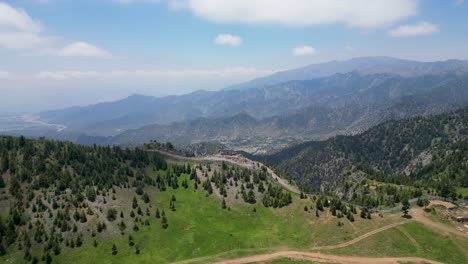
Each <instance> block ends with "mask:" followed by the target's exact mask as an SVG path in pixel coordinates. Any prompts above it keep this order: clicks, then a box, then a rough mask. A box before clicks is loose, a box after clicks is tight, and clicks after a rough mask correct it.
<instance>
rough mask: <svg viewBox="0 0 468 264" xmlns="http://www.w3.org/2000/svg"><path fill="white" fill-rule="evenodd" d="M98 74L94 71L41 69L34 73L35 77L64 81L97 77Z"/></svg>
mask: <svg viewBox="0 0 468 264" xmlns="http://www.w3.org/2000/svg"><path fill="white" fill-rule="evenodd" d="M98 76H99V74H98V73H97V72H94V71H55V72H51V71H43V72H40V73H38V74H36V78H37V79H41V80H51V81H64V80H70V79H87V78H93V77H98Z"/></svg>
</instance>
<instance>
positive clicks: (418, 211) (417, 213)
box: [410, 201, 468, 237]
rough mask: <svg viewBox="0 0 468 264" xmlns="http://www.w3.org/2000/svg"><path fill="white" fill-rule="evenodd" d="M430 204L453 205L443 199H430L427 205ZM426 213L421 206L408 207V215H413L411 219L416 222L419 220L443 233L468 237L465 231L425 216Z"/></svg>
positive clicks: (448, 206)
mask: <svg viewBox="0 0 468 264" xmlns="http://www.w3.org/2000/svg"><path fill="white" fill-rule="evenodd" d="M431 205H443V206H445V207H447V208H450V207H453V206H454V205H453V204H451V203H449V202H444V201H431V203H430V204H429V206H431ZM426 214H427V213H426V212H424V210H423V209H422V208H413V209H410V215H411V216H412V217H413V219H414V220H415V221H417V222H420V223H421V224H423V225H426V226H428V227H431V228H433V229H436V230H439V231H441V232H444V233H448V234H454V235H457V236H462V237H468V234H467V233H464V232H462V231H459V230H457V229H455V228H453V227H450V226H447V225H444V224H441V223H437V222H434V221H432V220H431V219H429V218H427V216H426Z"/></svg>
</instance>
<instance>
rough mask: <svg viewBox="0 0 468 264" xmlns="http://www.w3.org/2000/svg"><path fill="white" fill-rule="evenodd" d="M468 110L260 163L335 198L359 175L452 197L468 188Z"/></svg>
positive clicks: (382, 128) (380, 129)
mask: <svg viewBox="0 0 468 264" xmlns="http://www.w3.org/2000/svg"><path fill="white" fill-rule="evenodd" d="M467 124H468V108H464V109H462V110H459V111H456V112H452V113H447V114H441V115H437V116H427V117H417V118H412V119H405V120H398V121H391V122H387V123H384V124H381V125H378V126H376V127H374V128H372V129H370V130H369V131H367V132H365V133H363V134H360V135H356V136H338V137H334V138H331V139H329V140H327V141H324V142H309V143H305V144H302V145H297V146H294V147H292V148H289V149H286V150H283V151H280V152H278V153H276V154H274V155H271V156H264V157H260V159H262V160H265V161H267V162H268V163H270V164H274V165H275V166H277V167H278V168H279V169H280V170H282V171H284V172H285V173H287V174H289V175H290V176H292V178H293V179H295V180H296V181H298V182H300V183H301V184H302V185H304V186H305V187H306V188H309V189H313V190H325V191H329V192H335V191H336V190H338V189H340V187H343V186H344V185H346V182H347V180H349V179H350V178H353V177H355V176H357V175H361V176H362V177H365V178H367V179H374V180H379V181H383V182H389V183H397V184H406V185H413V186H421V187H433V188H435V189H436V190H437V192H438V194H441V195H444V196H448V195H453V194H454V190H455V187H467V186H468V175H467V171H468V151H467V150H468V141H467V137H468V127H467Z"/></svg>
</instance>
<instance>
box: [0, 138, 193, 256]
mask: <svg viewBox="0 0 468 264" xmlns="http://www.w3.org/2000/svg"><path fill="white" fill-rule="evenodd" d="M148 167H152V168H153V169H154V170H167V169H168V165H167V163H166V161H165V160H164V159H163V158H162V157H161V156H159V155H158V154H155V153H150V152H146V151H143V150H140V149H134V150H129V149H122V148H120V147H117V146H115V147H101V146H80V145H74V144H71V143H66V142H57V141H49V140H44V139H39V140H27V139H25V138H24V137H18V138H17V137H0V178H1V179H0V188H5V187H6V186H7V185H6V184H5V179H4V178H3V177H5V175H6V177H8V180H9V186H8V190H7V191H8V193H9V195H7V196H5V195H2V199H8V200H9V202H8V203H9V204H10V208H9V214H8V215H7V217H4V218H0V254H5V253H6V252H5V248H7V247H8V246H9V245H11V244H13V243H15V242H18V243H19V245H20V248H21V249H23V250H24V252H25V255H24V258H25V259H26V260H31V261H35V260H36V261H37V260H38V259H42V260H44V261H46V262H50V261H51V260H52V256H54V255H58V254H60V252H61V247H63V246H67V247H72V248H73V247H80V246H82V245H83V243H84V237H83V234H82V233H81V231H80V230H82V226H83V225H85V224H87V222H88V218H89V217H90V216H91V215H94V214H95V213H96V211H95V210H96V208H92V206H91V203H95V202H96V201H97V199H98V198H100V199H101V202H103V203H104V204H106V203H107V199H115V188H114V186H119V187H120V188H136V193H137V194H141V195H142V197H143V200H144V201H145V202H149V196H148V195H147V194H145V193H144V192H143V191H142V190H143V186H144V185H145V184H147V182H145V177H144V176H143V175H144V170H145V169H146V168H148ZM185 169H186V168H185V167H184V168H182V167H180V168H179V167H176V168H175V169H174V170H173V172H174V173H178V172H179V170H182V171H184V172H185ZM2 175H3V177H2ZM151 183H153V182H151ZM110 196H112V198H110ZM99 210H102V208H101V209H99ZM106 216H107V219H108V221H114V220H116V219H117V218H118V212H117V210H115V209H112V208H111V209H109V210H108V211H107V215H106ZM96 229H97V231H98V232H102V231H103V230H105V229H106V225H105V223H103V222H98V224H97V226H96ZM93 233H94V231H93ZM34 244H35V245H37V246H40V245H44V248H43V254H42V257H40V258H38V257H36V256H32V255H31V250H30V249H31V247H32V246H33V245H34Z"/></svg>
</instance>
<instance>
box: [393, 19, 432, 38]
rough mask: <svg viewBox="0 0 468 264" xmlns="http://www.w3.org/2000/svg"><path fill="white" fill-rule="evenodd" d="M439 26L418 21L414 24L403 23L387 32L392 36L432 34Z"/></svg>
mask: <svg viewBox="0 0 468 264" xmlns="http://www.w3.org/2000/svg"><path fill="white" fill-rule="evenodd" d="M439 31H440V29H439V26H437V25H435V24H432V23H429V22H424V21H423V22H419V23H418V24H415V25H403V26H400V27H398V28H396V29H393V30H391V31H389V32H388V34H389V35H390V36H392V37H415V36H426V35H432V34H434V33H437V32H439Z"/></svg>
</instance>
